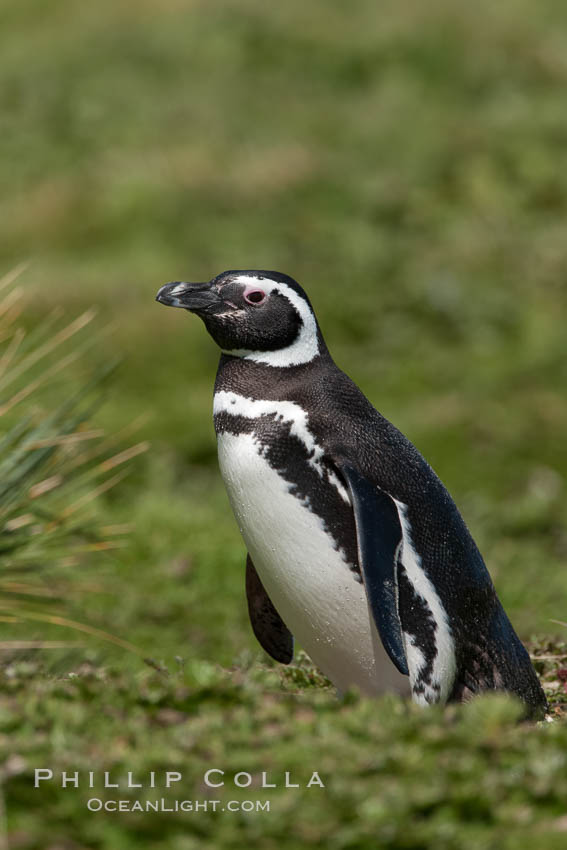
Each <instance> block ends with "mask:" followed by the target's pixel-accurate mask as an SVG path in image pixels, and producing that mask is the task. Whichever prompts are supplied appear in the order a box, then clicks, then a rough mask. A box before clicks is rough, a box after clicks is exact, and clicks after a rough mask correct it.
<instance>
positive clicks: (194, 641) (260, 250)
mask: <svg viewBox="0 0 567 850" xmlns="http://www.w3.org/2000/svg"><path fill="white" fill-rule="evenodd" d="M0 27H1V31H2V33H3V36H4V38H3V49H2V53H1V56H0V70H1V76H2V89H1V92H0V116H1V118H0V122H1V132H0V175H1V178H2V193H1V194H0V221H1V222H2V226H1V228H0V267H1V269H0V271H7V270H9V269H10V268H12V267H13V266H15V265H16V264H18V263H20V262H22V261H25V260H29V261H30V266H29V268H28V270H27V271H26V272H25V274H24V276H23V277H22V278H21V281H22V285H23V286H24V287H25V289H26V291H28V292H29V295H30V299H29V301H30V303H29V306H28V308H27V312H26V314H25V317H24V318H25V322H26V324H27V325H28V326H29V328H30V329H31V328H33V327H35V326H36V325H37V324H39V322H40V321H41V320H42V319H43V318H44V317H45V316H46V314H48V313H49V312H50V311H51V310H52V309H53V308H54V307H55V306H62V307H63V308H64V310H65V316H66V318H67V319H68V321H71V320H72V319H73V318H74V317H76V316H77V315H78V314H79V313H80V312H82V311H83V310H85V309H87V308H89V307H91V306H92V305H96V306H97V308H98V310H99V314H100V317H99V320H98V327H99V329H102V328H103V327H104V326H105V325H106V324H107V323H109V325H110V327H109V328H108V330H107V331H106V333H105V335H104V336H103V337H101V338H100V339H99V340H98V341H95V342H94V344H93V345H92V347H91V348H90V349H89V350H88V352H86V353H85V355H84V357H82V358H81V359H80V360H79V361H78V362H77V363H75V364H73V365H72V366H70V367H69V369H68V370H67V372H66V373H65V375H64V376H61V379H60V381H59V382H58V383H57V382H56V383H54V384H53V385H52V386H51V388H50V391H49V394H47V395H46V396H45V398H44V399H43V404H44V405H45V407H46V409H55V406H56V405H57V404H59V403H61V401H62V400H63V399H65V398H66V397H67V396H68V394H69V392H70V389H69V388H70V387H73V388H74V389H73V391H77V390H78V389H79V388H80V387H81V386H82V385H83V384H84V382H85V381H87V380H88V379H89V377H90V376H92V375H93V374H94V373H95V372H96V370H97V369H98V368H99V367H100V366H101V365H102V364H104V363H105V362H106V360H108V359H112V358H114V357H115V356H120V357H122V358H123V362H122V365H121V367H120V369H119V370H118V372H117V373H116V375H115V377H114V380H113V382H112V384H111V385H110V387H109V388H108V390H107V391H106V396H107V398H106V404H105V405H104V407H103V408H102V409H101V410H100V411H99V412H98V413H97V415H96V422H95V424H96V425H97V426H101V427H103V428H105V430H107V431H108V433H115V432H117V431H120V430H121V429H124V428H129V427H130V426H131V424H132V423H134V422H136V421H138V420H139V419H140V417H143V416H147V417H148V418H147V420H146V421H145V422H143V423H142V424H141V425H140V427H138V429H137V430H136V431H135V437H133V438H132V436H131V435H128V434H125V435H124V436H123V437H121V438H120V441H119V442H120V445H121V446H122V447H126V446H127V445H130V444H131V442H132V439H134V440H136V441H138V440H140V441H142V440H146V439H148V440H151V442H152V448H151V451H150V452H149V453H148V454H147V455H145V456H144V457H141V458H137V459H136V460H135V461H134V462H133V463H132V464H131V469H130V475H129V477H128V478H127V479H126V480H125V481H123V482H122V483H121V485H120V487H119V488H118V489H116V490H114V491H112V492H111V493H109V494H107V496H106V497H105V499H104V500H102V501H101V502H100V503H99V504H98V507H97V512H98V519H99V520H100V521H101V522H105V523H109V524H110V523H112V524H122V523H129V524H131V526H132V530H131V533H130V536H129V542H128V545H127V546H126V547H124V548H123V549H120V550H117V551H116V553H111V554H101V555H100V556H99V557H98V558H97V559H94V560H91V561H89V563H88V564H87V565H85V566H84V567H81V568H80V570H79V571H78V573H77V576H76V579H75V577H74V576H72V575H70V576H69V579H68V583H69V592H68V599H67V602H66V606H65V610H66V614H67V616H69V617H71V618H73V619H76V620H80V621H88V622H89V623H90V624H91V625H92V626H93V627H95V628H100V629H103V630H105V631H110V632H113V633H114V634H116V635H118V636H120V637H121V638H123V639H125V640H128V641H130V642H131V643H133V644H134V645H135V646H136V647H138V648H139V650H140V653H141V654H142V656H146V657H149V658H151V659H153V661H154V662H155V664H156V665H157V666H158V667H163V668H167V669H168V670H169V671H170V673H169V676H164V674H162V673H159V672H157V671H156V670H151V669H149V668H147V667H146V666H145V665H144V664H143V662H142V661H140V659H139V658H138V656H136V655H134V654H127V653H123V652H121V651H120V650H118V648H116V647H113V646H110V645H108V646H107V645H105V644H104V643H95V642H94V641H93V642H90V643H89V644H88V646H87V647H86V648H85V649H83V650H77V651H74V652H72V653H69V654H68V655H61V654H58V653H56V652H55V653H53V654H48V653H43V654H41V655H40V656H37V654H34V653H31V654H29V655H28V656H21V655H17V656H14V657H10V656H7V657H6V661H5V665H4V667H5V669H4V673H5V679H4V681H5V689H4V690H5V693H4V707H3V709H2V715H1V716H2V725H3V728H2V729H1V730H0V747H1V748H2V749H3V751H4V753H5V755H6V758H8V756H9V755H10V754H11V755H12V757H13V756H14V754H15V755H18V756H19V757H20V758H21V759H23V760H24V761H25V764H26V765H27V766H25V767H24V766H23V762H19V761H17V760H16V761H14V760H13V758H12V761H11V762H10V761H8V765H7V766H6V767H5V772H4V776H5V783H4V784H5V796H6V804H7V812H8V815H7V817H8V821H7V823H8V827H7V829H8V833H9V845H8V846H10V847H25V848H27V847H29V848H36V847H37V848H40V847H41V848H44V847H46V846H51V847H52V848H55V847H61V846H63V847H65V848H67V847H68V848H73V850H76V848H83V847H88V848H97V850H98V848H105V849H106V848H112V850H114V849H115V848H116V850H122V849H123V848H130V847H139V846H140V844H143V845H144V846H151V847H154V846H155V847H158V846H159V847H167V848H170V847H171V848H175V850H177V848H182V850H185V848H193V847H197V846H199V847H200V846H207V844H208V845H210V846H217V847H241V846H247V845H248V844H252V843H253V842H256V843H258V842H261V843H262V844H263V846H266V847H268V848H269V847H276V846H277V847H286V846H288V845H289V846H291V845H292V843H294V844H295V846H297V844H300V845H301V844H303V845H310V844H314V843H316V841H317V840H321V841H322V842H323V844H324V845H325V846H329V847H336V848H353V850H354V848H358V847H366V846H368V847H376V846H384V847H388V846H392V847H400V848H412V849H413V848H415V850H418V848H424V847H426V846H435V847H436V848H452V847H459V848H471V850H472V848H474V850H477V848H479V850H480V848H482V850H486V848H490V850H491V849H492V848H497V847H498V848H501V847H504V848H507V847H510V848H512V847H513V848H514V850H515V848H517V847H518V848H522V847H530V846H537V847H538V848H539V847H542V848H547V847H549V848H555V847H557V848H560V847H563V846H564V835H563V834H562V832H561V830H563V831H564V829H565V820H564V818H565V815H566V814H567V812H566V810H565V799H566V794H565V787H564V782H565V780H564V774H565V770H564V755H563V753H564V751H565V745H566V743H567V742H566V739H565V727H564V724H563V723H562V722H561V721H560V720H558V721H556V722H555V723H554V724H549V725H546V726H539V727H525V726H518V725H517V724H516V723H515V722H514V717H515V713H514V712H515V709H514V707H513V706H512V707H511V706H510V704H509V703H507V702H506V701H502V700H496V701H490V700H486V701H484V700H483V701H480V702H478V703H475V704H474V705H471V706H468V707H465V708H464V709H450V710H446V711H444V712H443V711H441V710H439V711H436V710H433V711H427V712H419V711H417V710H414V709H413V708H412V707H408V706H406V705H404V704H401V703H399V702H397V701H395V700H390V699H386V700H384V701H377V702H370V701H366V700H358V699H356V698H353V700H351V701H347V702H346V703H345V704H343V703H340V702H337V701H336V699H335V697H334V695H333V693H332V692H330V691H328V690H326V689H325V688H324V687H323V686H322V684H321V683H320V682H319V683H318V681H317V680H315V685H314V684H313V682H312V681H311V678H312V675H311V674H310V673H309V674H306V673H305V672H303V673H302V672H301V670H299V672H298V671H296V672H295V674H293V675H292V678H291V679H289V678H286V677H285V676H284V679H283V681H282V680H281V678H280V677H281V674H280V672H279V671H277V670H276V669H275V668H266V667H264V666H263V665H264V664H265V663H266V658H265V656H263V655H262V653H261V652H260V650H259V649H258V647H257V645H256V644H255V642H254V639H253V637H252V635H251V630H250V627H249V625H248V623H247V615H246V609H245V600H244V590H243V567H244V547H243V544H242V542H241V540H240V538H239V534H238V530H237V528H236V525H235V523H234V521H233V519H232V517H231V515H230V511H229V507H228V502H227V499H226V496H225V494H224V491H223V489H222V485H221V483H220V480H219V476H218V472H217V468H216V457H215V441H214V434H213V430H212V422H211V395H212V382H213V377H214V371H215V366H216V360H217V350H216V348H215V346H214V344H213V343H212V341H211V340H210V339H209V338H208V337H207V335H206V333H205V331H204V329H203V327H202V326H201V325H200V323H199V322H198V321H197V320H196V319H194V318H192V317H188V316H185V315H184V314H180V312H179V311H168V310H164V309H163V308H161V307H160V306H159V305H157V304H155V303H154V300H153V299H154V295H155V292H156V290H157V288H158V286H159V285H161V284H162V283H164V282H166V281H168V280H174V279H184V278H185V279H189V280H191V279H193V280H201V279H208V278H210V277H211V276H212V275H214V274H217V273H218V272H220V271H222V270H223V269H225V268H234V267H236V268H239V267H240V268H250V267H252V268H262V267H264V268H276V269H279V270H281V271H286V272H288V273H290V274H292V275H293V276H294V277H296V278H297V279H298V280H299V281H300V282H302V283H303V284H304V285H305V287H306V289H307V290H308V292H309V294H310V296H311V297H312V301H313V303H314V305H315V307H316V310H317V313H318V316H319V318H320V322H321V325H322V328H323V331H324V333H325V336H326V339H327V342H328V344H329V347H330V349H331V351H332V353H333V355H334V356H335V359H336V360H337V362H338V363H339V365H340V366H341V367H342V368H344V369H345V371H347V372H348V373H349V374H350V375H351V376H352V377H353V378H354V379H355V380H356V381H357V383H358V384H359V385H360V386H361V387H362V388H363V389H364V391H365V392H366V393H367V395H368V396H369V397H370V398H371V400H372V401H373V402H374V403H375V404H376V406H377V407H378V409H380V410H381V412H383V413H384V414H385V415H386V416H388V417H389V418H390V419H391V420H392V421H394V422H395V424H396V425H398V426H399V427H400V428H401V429H402V430H403V431H404V432H405V433H406V434H407V435H408V436H409V437H410V438H411V439H412V440H413V442H415V444H416V445H417V446H418V448H419V449H420V450H421V451H422V452H423V454H424V455H425V456H426V457H427V459H428V460H429V461H430V462H431V463H432V465H433V466H434V468H435V469H436V470H437V472H438V473H439V474H440V476H441V477H442V479H443V480H444V481H445V483H446V484H447V485H448V487H449V489H450V491H451V492H452V493H453V495H454V497H455V499H456V501H457V503H458V505H459V506H460V508H461V509H462V512H463V514H464V516H465V519H466V520H467V522H468V524H469V526H470V528H471V530H472V532H473V534H474V536H475V538H476V539H477V541H478V543H479V545H480V548H481V550H482V552H483V554H484V555H485V558H486V561H487V564H488V566H489V568H490V570H491V573H492V575H493V577H494V580H495V583H496V585H497V589H498V592H499V594H500V596H501V598H502V600H503V602H504V604H505V606H506V608H507V610H508V612H509V614H510V616H511V619H512V620H513V622H514V624H515V625H516V627H517V629H518V631H519V633H520V634H521V636H522V637H523V638H524V639H525V640H526V641H527V640H530V639H533V644H532V645H533V646H534V647H535V649H536V650H537V651H538V652H540V653H543V654H544V655H556V656H557V658H555V659H551V660H548V661H545V662H544V661H542V662H541V665H542V670H543V665H544V664H545V665H547V666H546V668H545V674H546V676H547V678H548V683H549V689H550V692H551V693H553V694H554V695H556V696H557V699H563V698H564V697H563V696H562V691H563V685H562V684H561V681H562V680H561V681H559V680H558V679H557V675H556V671H557V668H559V669H562V665H563V664H564V663H565V656H564V655H562V653H564V652H565V651H566V650H565V646H564V644H563V643H562V641H564V640H565V628H563V627H561V626H559V625H557V624H555V623H553V622H552V621H553V620H561V621H564V620H566V619H567V614H566V596H567V594H566V584H565V578H564V575H565V560H566V553H567V537H566V531H565V528H566V516H565V507H564V505H565V477H566V474H567V444H566V441H565V432H566V428H567V401H566V397H565V385H566V380H567V346H566V344H565V329H564V324H565V321H564V317H565V313H566V309H567V283H566V281H567V242H566V240H565V224H566V215H567V145H566V142H567V129H566V124H565V87H566V85H567V63H566V61H565V56H566V55H567V9H566V8H565V5H564V4H561V3H559V2H557V0H543V2H541V3H539V4H538V5H537V8H536V7H535V6H534V5H533V4H528V3H527V2H525V0H514V2H512V0H504V2H501V3H499V4H497V6H495V5H494V4H490V3H488V2H487V0H481V2H480V3H477V4H475V5H474V6H470V7H467V6H465V5H463V4H455V3H454V2H451V0H433V2H431V3H428V4H426V5H424V4H421V3H417V2H408V3H402V4H400V3H394V2H393V0H386V2H385V3H379V4H377V3H373V2H370V0H356V2H354V3H351V4H344V3H340V2H338V0H331V2H323V1H322V0H315V2H313V3H310V4H305V3H299V2H297V0H292V2H290V3H286V4H280V5H279V6H277V7H275V6H273V5H270V4H262V3H260V2H259V0H240V2H238V3H236V2H232V0H220V1H219V2H217V3H214V4H210V3H204V2H198V0H197V2H192V3H189V2H183V0H165V2H161V3H159V4H158V3H157V2H156V0H143V2H141V3H138V4H135V5H134V4H131V3H127V2H125V0H118V2H113V3H110V2H109V0H100V2H99V3H97V4H94V5H93V4H91V5H86V4H77V3H71V2H69V0H57V2H53V1H52V2H50V3H45V2H42V0H34V1H33V2H32V1H31V0H21V2H18V3H8V4H4V5H3V6H2V8H1V9H0ZM85 587H86V588H87V589H86V590H85ZM2 626H3V629H2V634H3V636H4V639H5V640H12V639H23V638H24V637H25V638H35V637H38V636H39V637H42V638H43V637H49V638H50V639H56V636H57V637H59V638H60V637H62V636H65V637H66V638H68V639H69V635H68V634H67V633H66V632H63V630H61V629H56V628H55V627H52V628H51V629H46V628H45V627H43V626H42V627H41V630H40V627H37V628H36V627H35V626H32V625H30V624H25V625H22V624H19V625H18V624H12V623H2ZM176 657H178V658H180V659H181V661H176ZM180 665H181V667H182V669H181V667H180ZM302 669H304V670H305V669H307V670H309V668H308V667H307V668H305V666H304V667H303V668H302ZM70 672H75V673H76V674H77V675H76V677H75V678H71V679H69V673H70ZM294 676H295V678H294ZM552 683H555V684H552ZM160 712H161V714H160ZM160 718H161V719H160ZM303 762H305V763H307V762H309V764H313V769H320V770H321V772H322V773H325V774H326V776H327V778H328V787H327V789H326V790H325V792H323V793H319V791H318V790H317V789H309V790H300V791H285V790H278V791H277V792H276V793H275V794H274V798H273V799H274V812H272V813H270V815H269V816H266V815H261V814H260V815H255V816H254V817H253V818H252V817H244V816H243V815H234V816H231V817H228V816H223V817H213V816H212V815H209V814H208V813H199V814H195V815H192V816H191V817H189V816H186V817H182V816H181V815H178V816H172V815H167V816H166V815H163V816H158V815H146V816H144V817H143V819H142V818H141V817H139V816H136V815H134V814H131V815H120V816H119V815H116V816H111V815H106V816H103V815H94V814H88V813H87V812H86V811H85V809H84V805H83V795H82V794H79V793H78V794H74V793H72V792H69V791H66V792H63V791H61V789H59V791H55V790H52V791H49V792H48V791H46V790H40V791H38V792H34V791H33V789H31V790H30V782H29V779H30V770H31V769H32V768H33V767H34V766H42V765H46V764H48V763H49V764H50V765H51V766H52V767H54V769H58V770H59V769H71V768H72V766H73V765H76V766H77V767H82V766H85V769H86V768H87V766H88V765H92V768H91V769H95V770H104V769H110V768H111V767H113V766H114V765H116V766H117V768H118V769H119V770H129V769H131V770H137V769H141V770H144V771H146V772H147V771H148V770H150V769H154V768H155V769H156V770H157V769H167V768H168V767H169V768H170V769H176V766H178V765H180V764H181V765H182V766H183V770H184V772H185V773H186V776H187V781H188V788H190V789H191V795H193V796H195V797H199V796H201V791H202V789H201V786H200V784H199V783H200V777H201V776H202V773H203V770H204V769H206V768H207V767H209V766H214V765H217V764H220V766H223V765H227V770H228V769H232V768H233V767H234V768H238V769H243V770H245V769H247V768H248V766H250V770H251V771H252V772H258V771H261V770H262V769H264V766H265V769H268V770H271V769H273V770H275V771H276V772H279V774H280V775H281V774H282V773H283V772H284V771H285V770H288V769H289V770H292V771H293V769H294V768H295V767H296V765H299V764H300V763H301V764H302V763H303ZM213 763H214V764H213ZM10 764H11V765H12V768H13V770H14V771H15V775H14V776H12V778H8V774H9V773H10V770H9V766H10ZM107 766H108V767H107ZM231 793H232V792H231ZM46 830H47V832H46ZM46 834H48V835H49V844H47V843H46V837H45V836H46Z"/></svg>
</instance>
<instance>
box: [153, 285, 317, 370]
mask: <svg viewBox="0 0 567 850" xmlns="http://www.w3.org/2000/svg"><path fill="white" fill-rule="evenodd" d="M156 300H157V301H159V302H160V303H161V304H165V305H167V306H168V307H182V308H183V309H185V310H188V311H189V312H190V313H195V314H196V315H197V316H199V317H200V318H201V319H202V320H203V322H204V323H205V326H206V328H207V330H208V332H209V333H210V335H211V336H212V338H213V339H214V340H215V342H216V343H217V345H219V346H220V348H221V349H222V351H223V352H224V353H225V354H229V355H232V356H234V357H240V358H243V359H246V360H252V361H254V362H259V363H266V364H268V365H271V366H296V365H300V364H303V363H308V362H310V361H311V360H313V359H314V358H315V357H316V356H317V355H318V354H319V353H320V352H321V349H322V346H324V343H323V341H322V338H321V334H320V331H319V328H318V325H317V320H316V318H315V315H314V313H313V309H312V307H311V304H310V303H309V299H308V297H307V295H306V294H305V292H304V291H303V289H302V288H301V286H300V285H299V284H298V283H297V282H296V281H295V280H293V278H291V277H289V276H288V275H285V274H281V273H280V272H271V271H234V270H232V271H226V272H223V273H222V274H220V275H218V276H217V277H215V278H213V279H212V280H210V281H209V282H208V283H184V282H183V283H179V282H174V283H166V284H165V286H162V287H161V289H160V290H159V292H158V294H157V296H156Z"/></svg>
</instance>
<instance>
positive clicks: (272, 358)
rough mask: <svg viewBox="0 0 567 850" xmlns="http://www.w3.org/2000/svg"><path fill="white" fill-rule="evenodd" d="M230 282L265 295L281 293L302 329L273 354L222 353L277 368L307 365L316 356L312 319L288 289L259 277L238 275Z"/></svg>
mask: <svg viewBox="0 0 567 850" xmlns="http://www.w3.org/2000/svg"><path fill="white" fill-rule="evenodd" d="M233 282H234V283H242V284H247V285H249V286H250V287H251V288H252V287H254V289H256V288H257V289H261V290H262V291H263V292H265V293H266V295H270V294H271V293H272V292H279V293H281V295H284V296H285V297H286V298H287V300H288V301H289V302H290V304H292V305H293V307H295V309H296V310H297V312H298V314H299V317H300V319H301V322H302V327H301V330H300V332H299V334H298V336H297V339H296V340H295V341H294V342H292V343H291V345H288V346H287V347H286V348H280V349H278V350H276V351H249V350H248V349H244V348H239V349H233V350H231V351H225V354H231V355H233V356H234V357H242V358H244V359H246V360H253V361H254V362H255V363H265V364H267V365H268V366H279V367H288V366H300V365H301V364H302V363H310V362H311V360H313V359H314V358H315V357H316V356H317V355H318V354H319V340H318V336H317V322H316V321H315V316H314V315H313V312H312V310H311V308H310V307H309V305H308V304H307V302H306V301H305V300H304V299H303V298H302V297H301V296H300V295H299V294H298V293H297V292H296V291H295V290H294V289H292V288H291V286H287V284H285V283H281V282H280V281H276V280H270V279H269V278H259V277H257V276H256V275H240V276H239V277H237V278H234V281H233Z"/></svg>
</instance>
